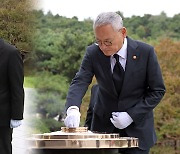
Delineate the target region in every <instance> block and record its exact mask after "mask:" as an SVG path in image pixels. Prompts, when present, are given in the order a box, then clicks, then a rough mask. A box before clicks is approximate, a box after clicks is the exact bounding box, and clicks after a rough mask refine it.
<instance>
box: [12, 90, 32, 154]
mask: <svg viewBox="0 0 180 154" xmlns="http://www.w3.org/2000/svg"><path fill="white" fill-rule="evenodd" d="M33 94H34V90H33V89H31V88H25V111H24V120H23V124H22V125H21V126H20V127H18V128H15V129H13V140H12V150H13V154H28V152H27V149H28V145H27V140H26V139H27V138H28V137H30V136H31V134H30V133H28V131H27V128H26V126H27V119H26V118H27V116H28V115H27V113H28V104H30V102H31V101H32V100H33Z"/></svg>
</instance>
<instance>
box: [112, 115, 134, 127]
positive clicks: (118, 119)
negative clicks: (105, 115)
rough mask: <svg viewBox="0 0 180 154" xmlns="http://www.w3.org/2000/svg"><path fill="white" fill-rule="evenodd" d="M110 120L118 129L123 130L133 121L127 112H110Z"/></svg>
mask: <svg viewBox="0 0 180 154" xmlns="http://www.w3.org/2000/svg"><path fill="white" fill-rule="evenodd" d="M110 120H111V122H112V123H113V125H114V126H115V127H116V128H119V129H124V128H126V127H128V126H129V125H130V124H131V123H132V122H133V119H132V118H131V117H130V116H129V114H128V113H127V112H112V118H110Z"/></svg>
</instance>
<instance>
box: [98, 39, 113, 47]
mask: <svg viewBox="0 0 180 154" xmlns="http://www.w3.org/2000/svg"><path fill="white" fill-rule="evenodd" d="M96 43H97V44H98V45H99V46H102V44H104V45H105V46H112V41H103V42H102V41H98V40H97V41H96Z"/></svg>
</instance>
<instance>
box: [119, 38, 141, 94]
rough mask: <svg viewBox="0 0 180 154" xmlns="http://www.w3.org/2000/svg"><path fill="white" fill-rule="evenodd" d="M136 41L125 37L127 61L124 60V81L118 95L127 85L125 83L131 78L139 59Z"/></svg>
mask: <svg viewBox="0 0 180 154" xmlns="http://www.w3.org/2000/svg"><path fill="white" fill-rule="evenodd" d="M137 47H138V45H137V43H136V42H135V41H133V40H131V39H130V38H128V37H127V61H126V70H125V75H124V81H123V86H122V90H121V94H120V96H121V95H122V94H123V91H124V90H125V88H126V87H127V86H126V85H127V83H128V82H129V80H131V79H130V78H131V76H132V72H133V70H134V68H135V67H136V64H137V62H138V59H139V52H138V50H137Z"/></svg>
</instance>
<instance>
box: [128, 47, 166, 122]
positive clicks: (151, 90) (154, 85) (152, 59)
mask: <svg viewBox="0 0 180 154" xmlns="http://www.w3.org/2000/svg"><path fill="white" fill-rule="evenodd" d="M146 74H147V78H146V80H147V90H146V92H145V94H144V97H143V99H142V100H141V101H140V102H138V103H137V104H136V105H135V106H134V107H132V108H130V109H128V111H127V112H128V114H129V115H130V116H131V118H132V119H133V121H134V122H135V123H136V124H138V123H140V122H141V121H143V119H144V118H145V117H146V115H147V114H148V113H149V112H151V111H152V110H153V109H154V108H155V107H156V106H157V105H158V103H159V102H160V101H161V99H162V97H163V96H164V94H165V85H164V82H163V78H162V74H161V70H160V66H159V64H158V60H157V56H156V54H155V51H154V49H153V48H150V52H149V56H148V63H147V72H146Z"/></svg>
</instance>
